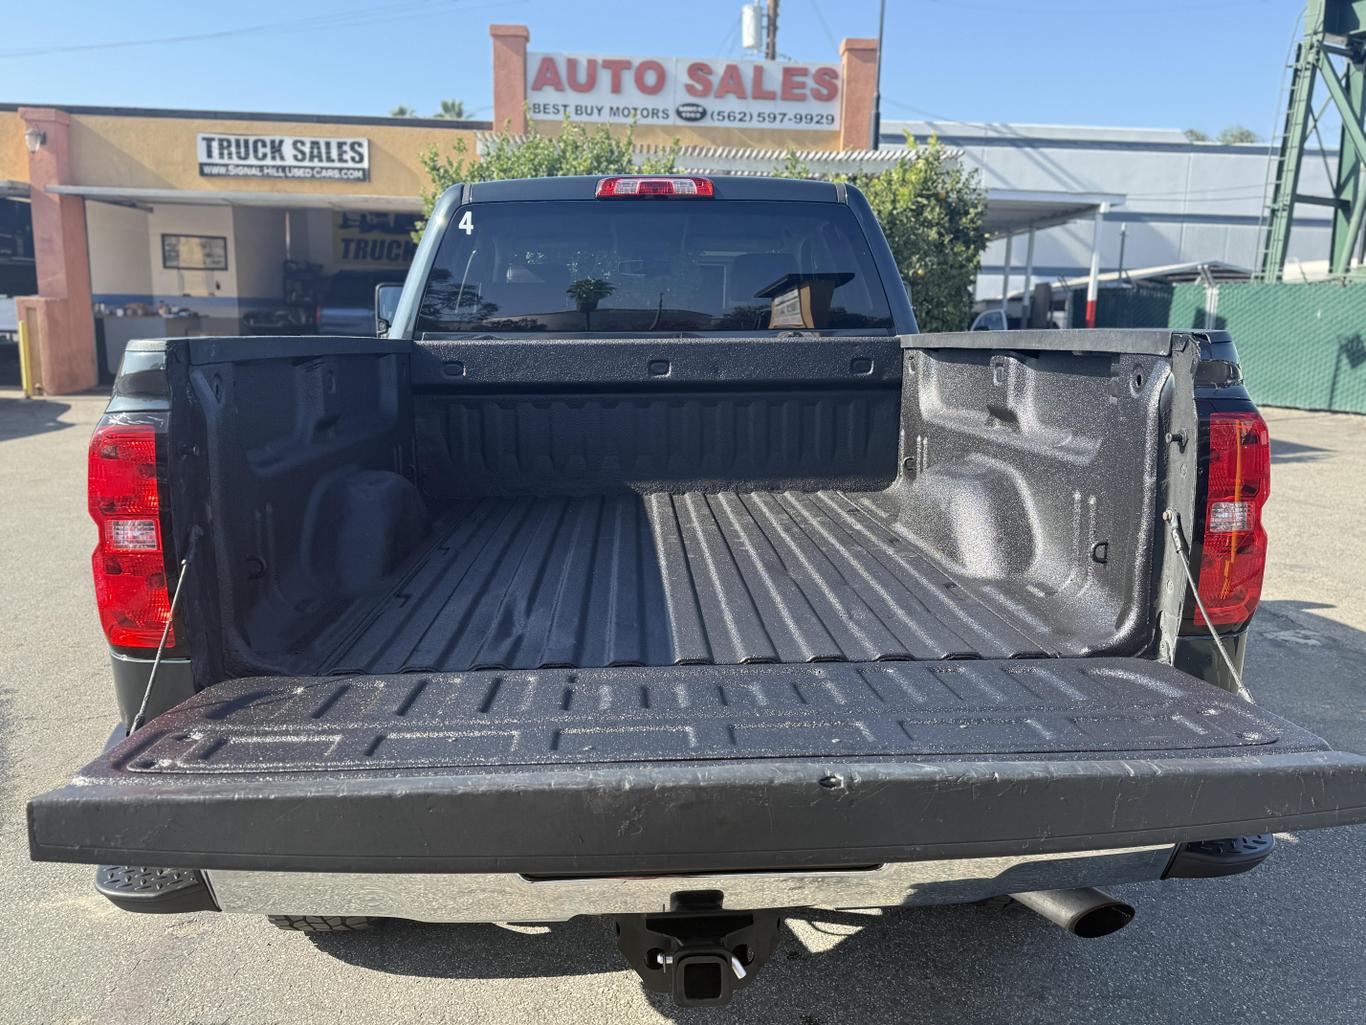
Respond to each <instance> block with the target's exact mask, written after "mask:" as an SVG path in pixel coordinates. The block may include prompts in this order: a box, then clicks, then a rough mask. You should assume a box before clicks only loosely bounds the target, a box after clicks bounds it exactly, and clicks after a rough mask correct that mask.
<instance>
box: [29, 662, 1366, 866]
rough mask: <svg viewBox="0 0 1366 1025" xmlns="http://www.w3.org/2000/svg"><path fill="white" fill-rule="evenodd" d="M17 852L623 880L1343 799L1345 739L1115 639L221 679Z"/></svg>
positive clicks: (1198, 821)
mask: <svg viewBox="0 0 1366 1025" xmlns="http://www.w3.org/2000/svg"><path fill="white" fill-rule="evenodd" d="M28 812H29V838H30V849H31V852H32V856H33V857H34V858H35V859H38V860H45V861H73V862H91V863H110V864H134V865H155V866H164V867H192V868H210V869H213V868H234V869H265V870H281V869H285V870H288V869H312V870H320V871H359V872H365V871H369V872H374V871H380V872H384V871H395V872H398V871H402V872H424V871H427V872H498V871H501V872H526V873H557V874H564V873H599V872H607V873H626V872H636V873H639V872H653V871H668V872H674V871H687V870H697V871H701V870H710V869H731V870H737V869H739V870H743V869H761V868H767V869H779V868H798V867H805V866H823V867H837V866H849V865H867V864H874V863H882V862H888V861H910V860H920V859H928V858H947V857H979V856H994V855H1007V854H1028V853H1043V852H1052V851H1074V850H1088V849H1096V848H1116V847H1125V846H1132V845H1140V844H1146V843H1164V842H1172V841H1182V840H1202V839H1213V838H1219V837H1226V836H1235V835H1238V834H1243V833H1256V832H1266V831H1274V830H1283V829H1306V828H1317V827H1322V826H1334V825H1340V824H1343V823H1350V822H1359V821H1363V820H1366V758H1363V757H1361V756H1358V755H1351V754H1341V753H1337V752H1334V751H1331V750H1329V748H1328V746H1327V745H1326V744H1325V743H1324V742H1323V741H1322V740H1320V739H1318V738H1317V737H1315V736H1313V735H1312V734H1310V733H1308V732H1306V731H1305V730H1303V729H1300V728H1299V727H1297V726H1295V725H1293V724H1292V723H1289V722H1286V721H1285V720H1283V719H1280V718H1277V717H1276V716H1274V715H1271V714H1269V713H1267V712H1265V711H1263V710H1261V709H1259V708H1257V707H1256V706H1254V705H1248V704H1245V703H1243V702H1241V701H1239V700H1238V699H1236V698H1234V697H1232V696H1231V695H1229V694H1227V693H1225V692H1223V691H1221V690H1218V689H1216V688H1214V687H1212V686H1210V685H1208V684H1206V683H1204V682H1202V681H1200V680H1196V679H1194V678H1193V677H1190V676H1188V675H1186V674H1184V673H1181V672H1179V671H1177V670H1175V669H1173V668H1171V667H1169V666H1165V665H1161V664H1157V663H1153V662H1147V661H1141V660H1137V659H1061V660H1058V659H1053V660H1049V659H1035V660H1011V661H957V662H886V663H870V664H849V663H828V664H807V665H795V666H794V665H748V666H677V667H669V668H640V667H622V668H610V669H586V670H585V669H579V670H572V669H544V670H535V671H480V672H470V673H462V674H430V675H417V674H406V675H399V676H370V677H344V678H343V677H331V678H303V679H280V678H264V679H245V680H234V681H231V682H227V683H223V684H219V685H217V686H214V687H211V688H209V689H207V690H205V691H203V692H202V693H200V694H199V695H197V696H196V697H194V698H192V699H190V700H189V701H186V702H185V703H183V704H181V705H179V706H178V707H176V708H174V709H172V710H171V711H169V712H167V713H166V714H165V715H162V716H160V717H159V718H157V719H155V720H153V721H152V722H151V723H149V724H148V725H147V726H146V727H145V728H144V729H142V730H140V731H139V732H138V733H136V734H134V735H133V736H132V737H129V738H128V739H126V740H124V741H123V742H122V743H120V744H118V745H117V746H115V747H114V748H112V749H111V750H109V751H108V752H107V753H106V754H104V755H103V756H101V757H100V758H98V759H97V760H95V761H94V762H93V763H91V764H90V765H89V766H87V767H86V768H85V769H83V770H81V772H80V773H79V774H78V775H77V776H76V778H75V779H74V780H72V782H71V783H70V784H68V785H67V786H65V787H62V788H61V789H58V790H54V791H52V792H50V793H46V794H43V795H41V796H39V797H37V798H35V799H34V800H33V801H31V802H30V804H29V809H28Z"/></svg>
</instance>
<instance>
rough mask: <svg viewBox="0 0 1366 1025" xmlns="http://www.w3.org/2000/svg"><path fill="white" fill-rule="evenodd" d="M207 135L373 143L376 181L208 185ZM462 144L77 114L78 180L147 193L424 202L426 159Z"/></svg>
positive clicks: (422, 137)
mask: <svg viewBox="0 0 1366 1025" xmlns="http://www.w3.org/2000/svg"><path fill="white" fill-rule="evenodd" d="M200 132H221V133H224V134H239V135H306V136H314V137H317V138H356V137H363V138H366V139H369V140H370V180H369V181H368V182H333V181H287V180H283V179H275V178H201V177H200V176H199V162H198V160H197V152H196V137H197V136H198V134H199V133H200ZM460 138H464V139H466V140H467V145H469V146H470V147H471V149H472V148H473V146H474V133H473V132H467V131H464V130H463V129H456V128H428V127H422V126H414V127H411V128H409V127H406V126H402V125H356V124H312V123H309V122H296V121H218V120H207V119H195V118H171V117H115V116H110V115H102V114H101V115H94V114H73V115H72V116H71V163H72V177H73V178H74V182H73V184H76V185H120V186H125V187H128V188H140V189H200V190H207V191H214V192H221V191H234V190H236V191H242V192H282V193H287V192H307V193H315V194H316V193H336V194H337V195H356V194H365V195H380V196H416V195H417V194H418V193H419V192H420V191H421V190H422V189H423V188H424V187H425V186H426V183H427V176H426V172H424V171H423V170H422V164H421V157H422V154H423V153H424V152H426V151H427V150H428V149H429V148H431V147H432V146H436V147H437V148H438V149H439V150H442V151H445V150H447V149H449V148H450V147H451V146H453V145H455V142H456V140H457V139H460ZM21 145H22V141H21Z"/></svg>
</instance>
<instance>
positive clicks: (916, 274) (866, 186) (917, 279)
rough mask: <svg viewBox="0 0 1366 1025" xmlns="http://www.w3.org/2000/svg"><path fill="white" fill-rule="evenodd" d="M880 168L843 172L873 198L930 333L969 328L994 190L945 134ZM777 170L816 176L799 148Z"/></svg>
mask: <svg viewBox="0 0 1366 1025" xmlns="http://www.w3.org/2000/svg"><path fill="white" fill-rule="evenodd" d="M906 143H907V146H908V149H907V152H906V153H905V155H904V156H902V157H900V158H899V159H898V160H897V161H896V163H895V164H893V165H892V166H891V167H890V168H888V169H887V170H886V171H882V172H880V173H877V174H852V175H835V176H832V178H831V180H832V181H843V182H848V183H849V184H851V185H856V186H857V187H858V188H859V189H860V190H861V191H862V192H863V194H864V195H865V196H866V197H867V198H868V205H869V206H871V207H872V208H873V213H874V214H876V215H877V219H878V223H879V224H881V225H882V231H883V233H884V234H885V235H886V236H887V242H888V244H889V245H890V246H891V249H892V256H893V257H894V258H895V259H896V265H897V267H898V269H899V270H900V271H901V274H902V276H903V277H904V278H905V279H906V281H907V282H909V284H910V288H911V298H912V300H913V301H914V304H915V314H916V319H917V321H919V324H920V329H921V330H922V331H961V330H963V329H964V328H966V327H967V326H968V323H969V322H970V321H971V320H972V304H973V300H974V297H975V294H976V287H977V273H978V270H979V269H980V268H981V264H982V252H983V250H985V249H986V243H987V236H986V233H985V230H984V226H985V222H986V209H987V202H986V192H985V191H984V190H983V188H982V185H981V175H980V173H979V172H977V171H975V170H974V171H965V170H963V168H962V167H961V166H959V164H958V161H957V159H956V157H955V155H954V154H953V152H952V151H951V150H948V149H946V148H945V147H944V146H943V144H941V143H940V141H939V140H938V139H937V138H934V137H931V138H930V140H929V142H928V143H926V144H924V145H918V144H917V143H916V142H915V140H914V139H912V138H910V137H909V136H907V139H906ZM774 174H777V175H779V176H780V177H786V178H809V177H812V175H811V174H810V172H809V170H808V169H807V167H806V166H805V165H804V164H803V163H802V162H801V160H800V159H799V158H798V157H797V154H796V153H795V152H793V151H791V150H789V151H788V154H787V159H786V160H785V161H784V162H783V164H782V165H780V166H779V167H777V168H776V169H775V170H774Z"/></svg>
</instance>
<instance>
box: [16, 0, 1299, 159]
mask: <svg viewBox="0 0 1366 1025" xmlns="http://www.w3.org/2000/svg"><path fill="white" fill-rule="evenodd" d="M887 6H888V11H887V51H886V61H885V64H884V72H883V74H884V81H883V97H884V107H883V117H884V119H896V118H902V117H906V118H914V117H920V116H927V115H929V114H934V115H937V116H943V117H949V118H959V119H962V120H969V121H971V120H991V121H1014V122H1035V123H1051V124H1081V125H1128V126H1135V127H1172V128H1187V127H1192V126H1194V127H1199V128H1202V129H1204V130H1206V131H1208V132H1210V133H1211V134H1212V133H1214V132H1217V131H1218V130H1219V129H1220V128H1221V127H1223V126H1225V125H1227V124H1230V123H1233V122H1240V123H1243V124H1245V125H1247V126H1248V127H1250V128H1252V129H1254V130H1255V131H1256V132H1258V133H1259V134H1261V135H1264V136H1265V135H1268V134H1269V133H1270V132H1271V130H1272V126H1273V124H1274V121H1275V118H1276V114H1275V108H1276V105H1277V99H1278V95H1279V90H1280V83H1281V76H1282V68H1283V65H1284V62H1285V57H1286V53H1287V48H1288V45H1289V43H1290V41H1291V38H1292V33H1295V32H1296V31H1297V28H1298V22H1297V16H1298V12H1299V10H1300V9H1301V6H1302V4H1301V3H1300V0H1147V2H1143V0H889V2H888V5H887ZM15 7H16V8H17V9H15V10H11V11H8V12H7V13H6V15H5V18H4V33H3V35H0V102H16V101H17V102H24V103H67V104H73V105H76V104H88V105H106V106H139V107H180V108H205V109H219V110H259V111H290V112H303V113H320V114H384V113H387V112H388V110H389V109H390V108H391V107H393V106H395V105H396V104H400V103H403V104H408V105H410V106H412V107H415V108H416V109H417V110H418V111H419V112H421V113H424V114H425V113H429V112H431V111H433V110H435V109H436V107H437V106H438V103H439V101H440V100H441V99H442V98H459V99H462V100H464V101H465V104H466V106H467V107H468V108H473V110H474V115H475V116H476V117H483V118H487V117H489V116H490V104H491V102H492V100H491V85H490V70H489V37H488V30H487V26H488V24H489V22H514V23H522V24H526V25H528V26H530V28H531V46H532V49H545V50H566V51H578V52H590V53H593V52H596V53H618V54H627V55H633V54H639V55H665V56H669V55H679V56H699V57H710V56H728V55H729V56H737V57H738V56H741V50H740V46H739V20H740V19H739V13H740V0H681V2H679V0H617V2H615V3H612V4H610V5H609V4H597V3H592V2H585V0H392V2H390V3H387V4H383V3H380V2H379V0H335V2H332V3H326V2H321V0H298V2H292V3H290V2H285V3H281V2H279V0H234V2H231V3H185V2H183V0H180V2H175V3H171V2H148V0H119V2H118V3H105V2H96V0H86V2H77V0H45V2H44V3H41V4H22V5H19V4H16V5H15ZM613 9H615V10H618V11H620V12H621V14H620V16H617V17H613V16H611V15H610V14H609V13H608V11H609V10H613ZM115 11H117V14H115V13H114V12H115ZM876 32H877V0H783V2H782V14H781V17H780V19H779V38H778V45H779V49H780V50H781V51H783V52H784V53H786V54H788V55H790V56H792V57H795V58H798V59H805V60H826V59H832V58H834V57H835V55H836V48H837V46H838V42H839V40H840V39H841V38H843V37H845V36H872V35H875V34H876ZM209 33H214V34H216V35H215V37H214V38H180V39H179V41H175V42H171V41H166V40H167V39H168V37H196V36H203V35H207V34H209ZM124 44H136V45H124Z"/></svg>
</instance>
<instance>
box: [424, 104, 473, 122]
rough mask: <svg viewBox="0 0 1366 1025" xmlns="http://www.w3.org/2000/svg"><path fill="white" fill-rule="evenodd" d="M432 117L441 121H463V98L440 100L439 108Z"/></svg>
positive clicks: (464, 115)
mask: <svg viewBox="0 0 1366 1025" xmlns="http://www.w3.org/2000/svg"><path fill="white" fill-rule="evenodd" d="M432 117H435V118H440V119H442V120H443V121H463V120H465V117H466V114H465V101H464V100H442V101H441V109H440V110H439V111H437V112H436V113H435V114H433V115H432Z"/></svg>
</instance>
